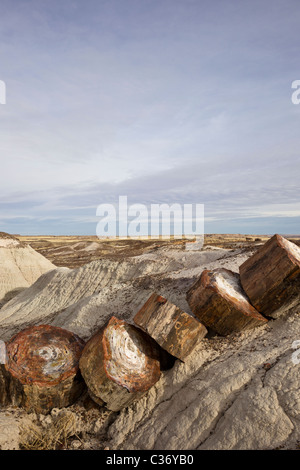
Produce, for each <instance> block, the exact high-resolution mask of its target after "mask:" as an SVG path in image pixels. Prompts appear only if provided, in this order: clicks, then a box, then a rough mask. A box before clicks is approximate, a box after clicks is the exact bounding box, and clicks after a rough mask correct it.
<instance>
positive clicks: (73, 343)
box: [4, 325, 85, 413]
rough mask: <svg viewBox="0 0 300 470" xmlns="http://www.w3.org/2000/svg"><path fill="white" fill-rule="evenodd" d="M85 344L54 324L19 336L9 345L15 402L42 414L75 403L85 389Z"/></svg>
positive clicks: (8, 374) (8, 376) (9, 371)
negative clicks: (82, 370) (81, 363)
mask: <svg viewBox="0 0 300 470" xmlns="http://www.w3.org/2000/svg"><path fill="white" fill-rule="evenodd" d="M84 344H85V343H84V342H83V341H82V340H81V339H80V338H79V337H78V336H77V335H75V334H73V333H71V332H69V331H67V330H64V329H62V328H58V327H54V326H51V325H39V326H34V327H31V328H26V329H25V330H23V331H21V332H20V333H18V334H17V335H15V336H14V337H13V338H12V339H11V340H10V341H8V342H7V344H6V350H7V362H6V364H5V365H4V368H5V371H6V379H7V380H8V382H9V385H8V388H9V393H10V399H11V402H12V403H14V404H17V405H21V406H24V407H25V408H26V409H28V410H29V411H36V412H40V413H44V412H48V411H50V410H51V409H52V408H53V407H58V408H60V407H63V406H68V405H70V404H72V403H73V402H74V401H75V400H76V399H77V398H78V397H79V396H80V394H81V392H82V390H83V388H84V383H83V381H82V380H81V376H80V372H79V358H80V355H81V353H82V350H83V347H84Z"/></svg>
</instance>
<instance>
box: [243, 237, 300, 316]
mask: <svg viewBox="0 0 300 470" xmlns="http://www.w3.org/2000/svg"><path fill="white" fill-rule="evenodd" d="M240 276H241V283H242V286H243V289H244V290H245V292H246V294H247V296H248V297H249V299H250V301H251V303H252V304H253V305H254V307H255V308H256V309H257V310H259V311H260V312H262V313H263V314H265V315H267V316H271V317H274V318H277V317H278V316H280V314H281V313H282V312H283V311H284V310H285V309H286V308H287V307H288V306H290V307H294V306H296V305H297V304H300V248H299V247H298V246H297V245H295V243H292V242H290V241H288V240H287V239H286V238H284V237H282V236H280V235H274V236H273V237H272V238H270V240H268V241H267V242H266V243H265V244H264V245H263V246H262V247H261V248H259V249H258V250H257V252H256V253H255V254H254V255H253V256H251V257H250V258H249V259H247V260H246V261H245V262H244V263H243V264H242V265H241V266H240Z"/></svg>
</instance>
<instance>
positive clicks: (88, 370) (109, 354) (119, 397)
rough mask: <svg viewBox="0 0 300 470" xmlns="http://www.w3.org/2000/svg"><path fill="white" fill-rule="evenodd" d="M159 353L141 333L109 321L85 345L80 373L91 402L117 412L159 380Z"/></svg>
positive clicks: (125, 324)
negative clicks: (91, 399) (103, 404)
mask: <svg viewBox="0 0 300 470" xmlns="http://www.w3.org/2000/svg"><path fill="white" fill-rule="evenodd" d="M159 358H160V352H159V349H158V347H157V345H156V344H155V342H154V341H153V340H152V339H151V338H150V337H149V336H147V335H146V334H145V333H144V332H143V331H141V330H139V329H138V328H136V327H135V326H133V325H130V324H128V323H127V322H125V321H123V320H119V319H117V318H116V317H112V318H111V319H110V320H109V322H108V324H107V325H105V326H104V327H103V328H102V329H101V330H100V331H99V332H98V333H96V334H95V335H94V336H93V337H92V338H91V339H90V340H89V341H88V343H87V344H86V347H85V348H84V350H83V353H82V356H81V358H80V362H79V364H80V370H81V373H82V376H83V378H84V380H85V382H86V384H87V387H88V389H89V392H90V395H91V398H93V400H94V401H96V402H97V403H99V404H102V403H105V405H106V406H107V408H108V409H110V410H112V411H119V410H120V409H122V408H123V407H124V406H128V405H129V404H130V403H132V402H133V401H134V400H136V399H137V398H140V397H141V396H143V395H144V394H145V392H146V391H147V390H149V388H150V387H152V386H153V385H154V384H155V383H156V382H157V381H158V379H159V377H160V363H159Z"/></svg>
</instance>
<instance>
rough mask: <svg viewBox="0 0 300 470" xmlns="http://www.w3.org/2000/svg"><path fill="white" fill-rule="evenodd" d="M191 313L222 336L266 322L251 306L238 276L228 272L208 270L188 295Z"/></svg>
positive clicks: (222, 269)
mask: <svg viewBox="0 0 300 470" xmlns="http://www.w3.org/2000/svg"><path fill="white" fill-rule="evenodd" d="M187 300H188V303H189V305H190V308H191V310H192V312H193V313H194V314H195V315H196V316H197V317H198V318H199V319H200V321H201V322H202V323H203V324H204V325H205V326H207V327H210V328H211V329H212V330H213V331H215V332H217V333H218V334H220V335H227V334H230V333H233V332H238V331H241V330H244V329H250V328H253V327H256V326H260V325H264V324H265V323H266V322H267V319H266V318H264V317H263V316H262V315H261V314H260V313H259V312H258V311H257V310H256V309H255V308H254V307H253V306H252V305H251V304H250V302H249V299H248V298H247V296H246V295H245V293H244V292H243V290H242V287H241V285H240V279H239V274H237V273H234V272H232V271H230V270H228V269H225V268H218V269H214V270H211V271H210V270H205V271H203V272H202V274H201V276H200V278H199V280H198V281H197V282H196V283H195V284H194V285H193V286H192V287H191V289H190V290H189V291H188V293H187Z"/></svg>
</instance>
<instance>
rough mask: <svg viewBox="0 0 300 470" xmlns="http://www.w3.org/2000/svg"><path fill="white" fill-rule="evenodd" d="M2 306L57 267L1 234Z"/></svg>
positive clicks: (0, 279)
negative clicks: (42, 275)
mask: <svg viewBox="0 0 300 470" xmlns="http://www.w3.org/2000/svg"><path fill="white" fill-rule="evenodd" d="M0 266H1V270H0V306H1V305H3V304H4V303H5V302H7V301H8V300H10V299H11V298H12V297H13V296H14V295H16V293H18V292H20V291H21V290H23V289H24V288H26V287H28V286H30V285H31V284H32V283H33V282H35V281H36V280H37V279H38V278H39V277H40V276H41V274H44V273H45V272H47V271H49V270H51V269H54V268H55V266H54V265H53V264H52V263H51V262H50V261H49V260H48V259H46V258H44V256H42V255H40V254H39V253H37V252H36V251H35V250H33V249H32V248H31V247H30V246H29V245H26V244H24V243H21V242H20V241H19V240H18V239H17V238H16V237H13V236H11V235H9V234H7V233H4V232H0Z"/></svg>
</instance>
